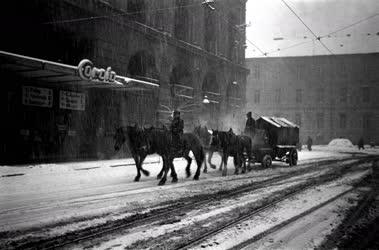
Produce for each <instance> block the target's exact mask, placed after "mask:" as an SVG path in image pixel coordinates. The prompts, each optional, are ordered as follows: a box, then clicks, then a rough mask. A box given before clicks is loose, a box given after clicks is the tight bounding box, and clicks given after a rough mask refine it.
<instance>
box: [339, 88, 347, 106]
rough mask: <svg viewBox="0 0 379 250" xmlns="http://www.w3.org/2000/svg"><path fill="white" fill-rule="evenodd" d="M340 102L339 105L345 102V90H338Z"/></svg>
mask: <svg viewBox="0 0 379 250" xmlns="http://www.w3.org/2000/svg"><path fill="white" fill-rule="evenodd" d="M340 101H341V103H346V102H347V88H341V90H340Z"/></svg>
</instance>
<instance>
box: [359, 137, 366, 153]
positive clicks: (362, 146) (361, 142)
mask: <svg viewBox="0 0 379 250" xmlns="http://www.w3.org/2000/svg"><path fill="white" fill-rule="evenodd" d="M361 149H362V150H364V149H365V142H364V140H363V137H361V138H360V139H359V141H358V150H361Z"/></svg>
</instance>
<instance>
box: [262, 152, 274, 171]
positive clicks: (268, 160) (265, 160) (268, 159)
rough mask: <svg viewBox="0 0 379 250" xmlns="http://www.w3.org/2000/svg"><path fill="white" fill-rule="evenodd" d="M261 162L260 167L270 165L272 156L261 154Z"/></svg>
mask: <svg viewBox="0 0 379 250" xmlns="http://www.w3.org/2000/svg"><path fill="white" fill-rule="evenodd" d="M261 164H262V167H264V168H269V167H271V164H272V158H271V156H270V155H265V156H263V159H262V162H261Z"/></svg>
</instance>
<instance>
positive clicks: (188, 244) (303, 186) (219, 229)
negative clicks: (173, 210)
mask: <svg viewBox="0 0 379 250" xmlns="http://www.w3.org/2000/svg"><path fill="white" fill-rule="evenodd" d="M351 167H353V165H350V166H346V167H345V169H344V171H343V172H344V173H348V172H349V170H350V169H351ZM344 173H334V174H333V175H329V174H327V175H326V174H325V175H324V176H323V177H321V179H320V177H315V178H313V179H312V180H310V181H309V182H307V183H305V184H300V185H298V186H297V187H294V188H293V190H292V191H290V192H288V193H286V194H285V195H282V196H280V197H279V198H277V199H274V200H273V201H270V202H268V203H267V204H263V205H262V206H259V207H257V208H255V209H253V210H251V211H249V212H248V213H246V214H243V215H241V216H239V217H237V218H236V219H234V220H231V221H229V222H228V223H225V224H223V225H221V226H218V227H216V228H213V229H212V230H209V231H208V232H206V233H203V234H201V235H199V237H195V238H192V239H191V240H189V241H187V242H185V243H182V244H179V245H178V246H177V247H175V248H174V249H176V250H179V249H181V250H182V249H191V248H194V247H196V246H200V245H201V243H202V242H204V241H206V240H207V239H209V238H211V237H212V236H215V235H217V234H218V233H220V232H222V231H224V230H227V229H229V228H232V227H234V226H236V225H238V224H240V223H242V222H244V221H246V220H249V219H251V218H253V217H254V216H257V215H258V214H260V213H262V212H264V211H267V210H270V209H272V208H274V207H275V206H276V205H277V204H279V203H281V202H283V201H285V200H288V199H291V198H293V197H295V196H296V195H299V194H301V193H303V192H305V191H307V190H309V189H310V188H313V187H315V186H318V185H322V184H325V183H328V182H331V181H333V180H336V179H338V178H340V177H341V174H342V175H343V174H344ZM354 190H356V187H352V188H349V189H348V190H346V191H344V192H342V193H340V194H338V195H336V196H334V197H332V198H330V199H328V200H327V201H325V202H322V203H320V204H318V205H316V206H314V207H312V208H310V209H308V210H306V211H304V212H302V213H300V214H298V215H296V216H294V217H292V218H290V219H288V220H285V221H283V222H281V223H279V224H278V225H276V226H274V227H271V228H269V229H268V230H265V231H263V232H261V233H259V234H257V235H255V236H254V237H252V238H251V239H249V240H248V241H245V242H242V243H240V244H238V245H237V246H235V247H233V248H231V249H233V250H236V249H241V248H243V247H245V246H247V245H250V244H252V243H253V242H256V241H258V240H260V239H262V238H263V237H265V236H267V235H269V234H272V233H274V232H276V231H278V230H280V229H281V228H283V227H285V226H286V225H288V224H290V223H292V222H294V221H296V220H298V219H300V218H302V217H304V216H306V215H308V214H310V213H312V212H314V211H316V210H318V209H320V208H322V207H324V206H326V205H328V204H330V203H332V202H333V201H335V200H337V199H339V198H341V197H342V196H344V195H346V194H348V193H350V192H352V191H354Z"/></svg>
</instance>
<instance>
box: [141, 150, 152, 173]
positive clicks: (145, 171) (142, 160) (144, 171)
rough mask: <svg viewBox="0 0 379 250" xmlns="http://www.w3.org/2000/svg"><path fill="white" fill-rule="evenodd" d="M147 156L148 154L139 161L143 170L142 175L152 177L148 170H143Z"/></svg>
mask: <svg viewBox="0 0 379 250" xmlns="http://www.w3.org/2000/svg"><path fill="white" fill-rule="evenodd" d="M146 156H147V154H146V153H145V154H143V155H141V156H140V160H139V162H140V169H141V171H142V173H143V174H144V175H145V176H149V175H150V172H149V171H147V170H145V169H143V167H142V164H143V162H144V160H145V159H146Z"/></svg>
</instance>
